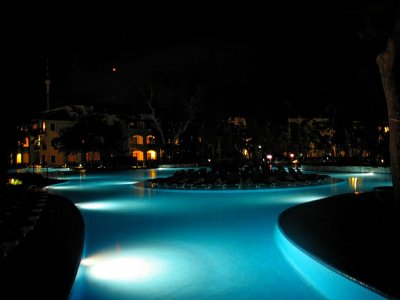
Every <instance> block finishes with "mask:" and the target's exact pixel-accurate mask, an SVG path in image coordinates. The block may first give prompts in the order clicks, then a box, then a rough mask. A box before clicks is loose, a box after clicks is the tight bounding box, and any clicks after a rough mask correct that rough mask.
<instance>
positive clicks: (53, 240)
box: [0, 186, 84, 299]
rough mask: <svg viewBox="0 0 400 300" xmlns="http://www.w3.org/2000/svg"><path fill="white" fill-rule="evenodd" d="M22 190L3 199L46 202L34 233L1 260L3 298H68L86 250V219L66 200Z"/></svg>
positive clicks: (28, 235) (0, 282) (43, 193)
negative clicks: (37, 199) (41, 200)
mask: <svg viewBox="0 0 400 300" xmlns="http://www.w3.org/2000/svg"><path fill="white" fill-rule="evenodd" d="M30 188H32V186H31V187H30ZM17 189H18V187H17ZM19 189H21V190H20V191H13V192H11V193H7V192H6V193H5V195H4V193H3V195H2V198H4V199H6V198H7V197H15V198H16V199H14V200H15V201H16V200H21V199H22V200H23V201H25V202H28V201H31V200H32V198H36V197H38V195H41V196H40V198H41V199H42V198H43V199H45V201H43V203H44V205H42V207H41V208H42V211H41V212H40V215H39V216H37V217H36V221H35V223H34V226H31V230H30V231H29V232H28V233H27V234H26V235H25V236H24V237H23V238H20V239H19V244H18V245H17V246H16V247H15V248H14V249H12V251H9V253H8V254H7V255H4V254H3V256H2V257H1V258H0V286H1V289H0V299H68V298H69V296H70V292H71V289H72V286H73V283H74V281H75V276H76V273H77V270H78V267H79V263H80V259H81V255H82V250H83V242H84V222H83V218H82V216H81V214H80V212H79V210H78V208H77V207H76V206H75V205H74V204H73V203H72V202H71V201H70V200H68V199H66V198H64V197H60V196H55V195H51V194H48V193H47V192H46V191H44V192H43V191H36V192H35V191H32V190H31V189H30V190H26V187H19ZM35 189H36V187H35ZM18 198H19V199H18ZM30 219H31V218H30Z"/></svg>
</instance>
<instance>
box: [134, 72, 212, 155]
mask: <svg viewBox="0 0 400 300" xmlns="http://www.w3.org/2000/svg"><path fill="white" fill-rule="evenodd" d="M132 93H133V103H134V109H135V110H136V112H139V113H146V114H148V115H149V116H150V118H151V119H152V121H153V122H154V124H155V127H156V129H157V131H158V133H159V134H160V138H161V143H162V146H163V148H164V150H166V152H167V153H169V156H170V157H171V159H173V157H174V147H175V143H176V142H179V140H180V139H181V137H182V135H183V134H184V133H185V132H186V131H187V130H188V128H189V126H190V125H191V124H192V123H193V122H194V120H195V119H196V118H197V117H198V115H199V113H200V112H201V110H202V100H203V97H204V95H205V88H204V87H203V86H201V85H198V84H192V83H189V82H188V81H186V80H171V81H170V82H167V83H166V82H156V81H149V80H143V81H140V82H137V83H136V84H135V85H134V86H133V87H132Z"/></svg>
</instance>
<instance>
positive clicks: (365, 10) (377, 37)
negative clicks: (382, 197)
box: [358, 0, 400, 206]
mask: <svg viewBox="0 0 400 300" xmlns="http://www.w3.org/2000/svg"><path fill="white" fill-rule="evenodd" d="M358 9H359V12H360V15H361V17H362V21H363V22H362V25H363V26H362V30H361V31H360V37H361V38H363V39H366V40H368V41H372V42H378V44H379V43H381V44H382V43H383V44H384V45H385V46H384V47H383V49H380V51H379V53H378V55H377V57H376V62H377V65H378V68H379V72H380V76H381V80H382V86H383V91H384V94H385V97H386V105H387V114H388V121H389V128H390V142H389V151H390V166H391V172H392V182H393V196H394V202H395V205H396V206H399V205H400V99H399V89H400V1H398V0H388V1H377V0H376V1H367V2H365V3H362V4H361V5H360V7H359V8H358Z"/></svg>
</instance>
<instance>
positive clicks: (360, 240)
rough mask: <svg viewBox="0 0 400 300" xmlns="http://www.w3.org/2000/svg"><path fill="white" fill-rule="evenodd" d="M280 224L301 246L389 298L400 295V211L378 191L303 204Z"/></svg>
mask: <svg viewBox="0 0 400 300" xmlns="http://www.w3.org/2000/svg"><path fill="white" fill-rule="evenodd" d="M279 227H280V229H281V231H282V232H283V233H284V235H285V236H286V237H287V238H288V239H289V240H290V241H292V242H293V243H294V244H295V245H296V246H297V247H298V248H300V249H301V250H302V251H304V252H306V253H307V254H309V255H310V256H311V257H313V258H315V259H316V260H319V261H320V262H321V263H323V264H325V265H327V266H329V267H330V268H331V269H333V270H335V271H337V272H339V273H342V274H346V276H348V277H349V278H352V279H354V281H355V282H357V283H359V284H361V285H363V286H366V287H368V288H370V289H371V290H373V291H375V292H376V293H378V294H381V295H382V296H383V297H384V298H388V299H400V288H399V286H400V281H399V279H398V276H397V275H396V274H397V271H398V270H399V268H400V256H399V253H400V243H399V238H400V211H399V209H398V208H394V206H393V204H390V203H387V202H385V201H384V200H383V197H377V195H376V193H375V192H367V193H362V194H354V193H353V194H344V195H338V196H333V197H329V198H325V199H321V200H317V201H312V202H308V203H303V204H299V205H297V206H294V207H291V208H289V209H288V210H286V211H284V212H283V213H281V215H280V216H279Z"/></svg>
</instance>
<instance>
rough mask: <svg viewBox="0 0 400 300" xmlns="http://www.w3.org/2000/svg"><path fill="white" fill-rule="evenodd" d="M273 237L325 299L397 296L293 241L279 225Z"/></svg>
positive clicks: (286, 255) (288, 258)
mask: <svg viewBox="0 0 400 300" xmlns="http://www.w3.org/2000/svg"><path fill="white" fill-rule="evenodd" d="M280 218H281V214H280V215H279V217H278V222H277V224H276V226H275V230H274V231H275V232H274V237H275V240H276V242H277V244H278V248H279V249H280V250H281V252H282V253H283V255H284V257H285V259H286V260H287V261H288V262H289V263H290V265H292V266H293V267H294V269H295V270H296V271H297V272H298V273H299V274H300V275H301V276H302V277H303V278H304V279H305V280H306V281H307V282H308V283H309V284H311V285H312V286H313V287H315V288H316V289H317V291H318V292H320V293H321V294H322V295H323V296H324V297H327V298H328V299H371V300H372V299H397V298H393V296H390V295H388V294H387V293H384V292H382V291H380V290H378V289H376V288H374V287H373V286H370V285H368V284H365V283H364V282H362V281H360V280H358V279H356V278H354V277H352V276H350V275H348V274H346V273H344V272H342V271H341V270H339V269H338V268H336V267H334V266H333V265H332V264H330V263H328V262H327V261H326V260H324V259H322V258H321V257H318V256H316V255H314V254H312V253H311V252H310V251H308V250H307V249H305V248H303V247H301V246H299V245H298V244H296V243H295V242H294V241H293V239H291V238H290V237H289V236H288V235H287V234H286V233H285V230H284V229H283V228H282V226H281V225H280V222H279V220H280Z"/></svg>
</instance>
